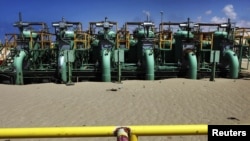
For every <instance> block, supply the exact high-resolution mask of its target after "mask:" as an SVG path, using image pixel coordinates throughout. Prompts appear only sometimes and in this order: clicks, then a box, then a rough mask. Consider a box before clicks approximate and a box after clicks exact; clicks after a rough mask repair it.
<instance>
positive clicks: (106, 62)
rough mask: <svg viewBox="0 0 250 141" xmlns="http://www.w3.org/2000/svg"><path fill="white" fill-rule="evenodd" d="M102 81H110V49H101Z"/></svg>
mask: <svg viewBox="0 0 250 141" xmlns="http://www.w3.org/2000/svg"><path fill="white" fill-rule="evenodd" d="M101 56H102V68H101V69H102V81H103V82H111V71H110V70H111V69H110V57H111V51H108V50H106V49H105V50H102V51H101Z"/></svg>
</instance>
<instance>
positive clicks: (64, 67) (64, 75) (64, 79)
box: [59, 56, 67, 83]
mask: <svg viewBox="0 0 250 141" xmlns="http://www.w3.org/2000/svg"><path fill="white" fill-rule="evenodd" d="M64 57H65V56H60V58H59V61H60V62H59V63H60V73H61V79H62V82H63V83H67V64H66V62H65V61H64V60H65V59H64Z"/></svg>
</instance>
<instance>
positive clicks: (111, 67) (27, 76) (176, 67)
mask: <svg viewBox="0 0 250 141" xmlns="http://www.w3.org/2000/svg"><path fill="white" fill-rule="evenodd" d="M52 26H53V27H54V29H55V30H54V33H53V34H51V33H50V32H49V28H48V26H47V24H46V23H44V22H23V21H22V17H21V14H20V15H19V21H18V22H16V23H15V24H14V27H17V28H18V29H19V31H20V33H19V34H6V38H5V43H3V44H0V83H10V84H17V85H22V84H28V83H42V82H57V83H64V84H67V85H70V84H73V83H74V82H78V81H83V80H95V81H102V82H110V81H114V80H116V81H118V82H120V81H121V80H123V79H132V78H133V79H143V80H155V79H163V78H169V77H184V78H189V79H197V78H199V77H203V76H211V74H216V75H217V76H219V75H220V76H223V77H229V78H233V79H235V78H238V74H239V71H240V64H241V60H242V59H241V58H242V56H244V55H243V54H244V52H246V51H245V50H247V51H248V53H246V54H245V56H248V60H249V42H250V36H249V35H250V34H249V33H250V31H249V30H248V28H237V29H236V28H234V26H233V24H232V23H231V22H230V20H228V22H227V23H220V24H214V23H193V22H191V21H190V20H189V18H188V20H187V21H186V22H161V23H160V24H159V31H157V30H156V27H155V24H154V23H153V22H151V21H149V20H146V21H145V22H126V23H125V24H124V26H123V27H122V28H121V29H119V30H118V23H117V22H113V21H108V20H107V18H105V20H104V21H99V22H89V29H88V31H83V30H82V28H83V27H82V23H81V22H70V21H66V20H65V19H64V18H62V20H61V21H58V22H52ZM212 27H215V28H216V30H214V31H204V30H203V29H209V28H212ZM248 34H249V35H248ZM238 58H240V59H238ZM248 62H249V61H248Z"/></svg>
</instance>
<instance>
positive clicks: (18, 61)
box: [14, 50, 26, 85]
mask: <svg viewBox="0 0 250 141" xmlns="http://www.w3.org/2000/svg"><path fill="white" fill-rule="evenodd" d="M25 56H26V53H25V51H23V50H21V51H20V53H19V55H18V56H16V57H15V58H14V66H15V69H16V84H17V85H23V84H24V82H23V59H24V57H25Z"/></svg>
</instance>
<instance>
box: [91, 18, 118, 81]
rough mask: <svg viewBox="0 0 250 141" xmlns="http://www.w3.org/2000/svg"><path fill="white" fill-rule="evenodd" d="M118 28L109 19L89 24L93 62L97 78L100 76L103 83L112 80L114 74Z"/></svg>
mask: <svg viewBox="0 0 250 141" xmlns="http://www.w3.org/2000/svg"><path fill="white" fill-rule="evenodd" d="M117 26H118V25H117V23H116V22H112V21H107V17H106V18H105V20H104V21H100V22H90V23H89V28H90V29H89V33H90V36H91V48H92V55H91V56H92V58H91V60H92V62H93V63H95V67H96V70H97V76H100V77H101V81H103V82H110V81H111V80H112V75H111V73H112V72H114V68H113V67H112V64H111V61H112V58H113V55H114V49H115V47H116V32H117ZM98 74H99V75H98Z"/></svg>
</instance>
